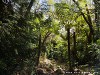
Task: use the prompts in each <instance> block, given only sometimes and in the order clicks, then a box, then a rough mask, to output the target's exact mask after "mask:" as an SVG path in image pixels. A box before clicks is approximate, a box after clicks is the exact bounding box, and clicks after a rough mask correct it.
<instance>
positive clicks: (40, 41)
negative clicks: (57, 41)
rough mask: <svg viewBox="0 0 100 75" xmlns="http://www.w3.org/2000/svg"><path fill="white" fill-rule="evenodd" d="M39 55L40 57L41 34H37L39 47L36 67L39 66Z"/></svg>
mask: <svg viewBox="0 0 100 75" xmlns="http://www.w3.org/2000/svg"><path fill="white" fill-rule="evenodd" d="M40 55H41V33H40V34H39V45H38V54H37V62H36V65H37V66H38V64H39V58H40Z"/></svg>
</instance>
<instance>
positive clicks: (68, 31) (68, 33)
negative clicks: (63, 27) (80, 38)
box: [67, 28, 71, 70]
mask: <svg viewBox="0 0 100 75" xmlns="http://www.w3.org/2000/svg"><path fill="white" fill-rule="evenodd" d="M67 36H68V39H67V40H68V61H69V70H71V57H70V28H68V29H67Z"/></svg>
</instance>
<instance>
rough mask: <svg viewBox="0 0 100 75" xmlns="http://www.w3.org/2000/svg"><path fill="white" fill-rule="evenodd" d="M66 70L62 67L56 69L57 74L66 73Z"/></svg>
mask: <svg viewBox="0 0 100 75" xmlns="http://www.w3.org/2000/svg"><path fill="white" fill-rule="evenodd" d="M64 73H65V72H64V71H63V70H62V69H61V68H58V69H57V70H56V71H55V74H56V75H59V74H64Z"/></svg>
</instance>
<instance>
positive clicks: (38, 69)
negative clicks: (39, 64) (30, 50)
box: [36, 68, 45, 75]
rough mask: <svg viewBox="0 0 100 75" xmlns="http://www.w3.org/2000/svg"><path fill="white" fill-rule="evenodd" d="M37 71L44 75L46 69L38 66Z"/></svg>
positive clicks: (38, 73)
mask: <svg viewBox="0 0 100 75" xmlns="http://www.w3.org/2000/svg"><path fill="white" fill-rule="evenodd" d="M36 73H37V75H44V74H45V71H44V69H42V68H37V69H36Z"/></svg>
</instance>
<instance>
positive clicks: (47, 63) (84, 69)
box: [37, 58, 100, 75]
mask: <svg viewBox="0 0 100 75" xmlns="http://www.w3.org/2000/svg"><path fill="white" fill-rule="evenodd" d="M97 67H98V66H96V67H95V68H94V67H91V68H90V67H88V66H87V65H83V66H78V67H76V68H74V69H73V70H72V71H69V70H68V65H66V63H60V62H59V61H55V60H50V59H47V58H40V64H39V66H38V68H37V72H38V73H39V74H40V73H41V74H40V75H42V74H43V75H100V74H99V73H98V72H100V70H99V68H97ZM39 74H38V75H39Z"/></svg>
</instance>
